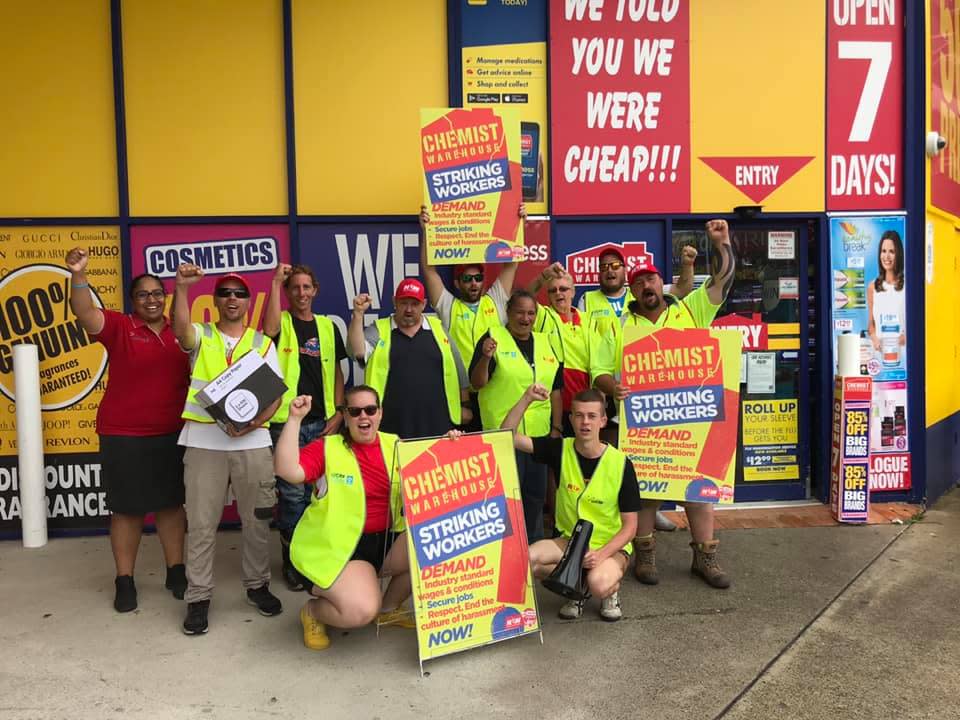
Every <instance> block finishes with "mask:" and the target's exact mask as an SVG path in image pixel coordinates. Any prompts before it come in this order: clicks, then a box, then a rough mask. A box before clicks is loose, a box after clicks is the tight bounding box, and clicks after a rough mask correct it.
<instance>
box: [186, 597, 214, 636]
mask: <svg viewBox="0 0 960 720" xmlns="http://www.w3.org/2000/svg"><path fill="white" fill-rule="evenodd" d="M209 609H210V601H209V600H198V601H197V602H192V603H187V617H186V619H185V620H184V621H183V634H184V635H203V634H204V633H205V632H206V631H207V611H208V610H209Z"/></svg>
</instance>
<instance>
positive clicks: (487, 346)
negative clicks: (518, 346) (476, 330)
mask: <svg viewBox="0 0 960 720" xmlns="http://www.w3.org/2000/svg"><path fill="white" fill-rule="evenodd" d="M496 351H497V341H496V340H494V339H493V338H492V337H490V336H487V337H485V338H484V339H483V345H481V346H480V352H481V353H483V356H484V357H485V358H492V357H493V354H494V353H495V352H496Z"/></svg>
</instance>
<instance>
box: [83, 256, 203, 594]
mask: <svg viewBox="0 0 960 720" xmlns="http://www.w3.org/2000/svg"><path fill="white" fill-rule="evenodd" d="M87 260H88V256H87V251H86V250H83V249H81V248H74V249H73V250H71V251H70V252H68V253H67V257H66V261H65V263H66V266H67V268H68V269H69V270H70V272H71V273H72V275H73V278H72V281H71V282H72V286H71V287H72V290H71V292H70V309H71V310H72V311H73V314H74V315H76V317H77V320H79V322H80V326H81V327H82V328H83V329H84V330H85V331H86V332H87V334H89V335H90V336H91V337H92V338H93V339H95V340H96V341H97V342H100V343H102V344H103V345H104V347H106V348H107V352H108V354H109V358H110V373H109V378H108V380H107V388H106V390H105V391H104V393H103V399H102V400H101V401H100V407H99V409H98V410H97V434H98V435H99V436H100V477H101V480H102V482H103V487H104V489H105V491H106V498H107V508H108V509H109V510H110V512H111V513H112V515H111V516H110V545H111V547H112V549H113V559H114V562H115V563H116V566H117V577H116V580H115V583H114V584H115V585H116V594H115V596H114V600H113V607H114V608H115V609H116V611H117V612H130V611H131V610H134V609H136V607H137V588H136V585H135V584H134V582H133V568H134V564H135V562H136V559H137V551H138V549H139V547H140V537H141V535H142V533H143V519H144V516H145V515H146V514H147V513H150V512H152V513H154V514H155V515H154V518H155V520H154V521H155V523H156V526H157V535H159V537H160V544H161V546H162V547H163V555H164V559H165V561H166V566H167V578H166V583H165V584H166V587H167V589H168V590H170V591H171V592H172V593H173V596H174V597H175V598H177V599H178V600H182V599H183V594H184V592H185V591H186V588H187V578H186V573H185V572H184V566H183V536H184V532H185V530H186V516H185V515H184V512H183V500H184V488H183V448H181V447H179V446H178V445H177V437H178V436H179V434H180V428H181V427H182V425H183V420H181V419H180V413H181V412H182V411H183V403H184V400H185V399H186V396H187V386H188V384H189V382H190V364H189V360H188V356H187V354H186V353H184V352H182V351H181V350H180V347H179V346H178V345H177V341H176V338H175V337H174V334H173V330H172V328H171V327H170V323H169V322H168V321H167V318H166V317H165V316H164V314H163V311H164V300H165V299H166V291H165V290H164V288H163V283H162V282H161V281H160V278H158V277H156V276H155V275H149V274H144V275H138V276H137V277H135V278H134V279H133V281H132V282H131V283H130V301H131V306H132V308H133V312H132V313H130V314H129V315H124V314H123V313H119V312H115V311H113V310H104V309H101V308H100V307H99V306H98V305H97V303H95V302H94V297H93V294H92V293H91V292H90V283H89V281H88V280H87V274H86V268H87Z"/></svg>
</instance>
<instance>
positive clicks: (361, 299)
mask: <svg viewBox="0 0 960 720" xmlns="http://www.w3.org/2000/svg"><path fill="white" fill-rule="evenodd" d="M372 305H373V301H372V300H371V299H370V296H369V295H367V293H360V294H359V295H357V296H356V297H355V298H354V299H353V311H354V312H355V313H360V314H361V315H362V314H363V313H365V312H366V311H367V310H369V309H370V307H371V306H372Z"/></svg>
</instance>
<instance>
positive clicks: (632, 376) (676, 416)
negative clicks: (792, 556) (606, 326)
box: [620, 325, 741, 504]
mask: <svg viewBox="0 0 960 720" xmlns="http://www.w3.org/2000/svg"><path fill="white" fill-rule="evenodd" d="M740 347H741V337H740V333H739V332H738V331H736V330H720V329H717V328H709V329H688V330H675V329H672V328H659V329H657V328H652V327H647V328H641V327H636V326H630V325H628V326H626V327H625V328H624V336H623V365H622V372H621V379H620V382H621V384H622V385H623V386H624V387H625V388H626V389H627V391H628V392H629V394H628V396H627V398H626V399H625V400H624V401H623V402H622V403H621V404H620V449H621V450H622V451H623V452H625V453H626V454H627V457H629V458H630V461H631V462H632V463H633V467H634V470H636V473H637V479H638V482H639V484H640V494H641V495H642V496H643V497H644V498H647V499H650V500H654V499H655V500H677V501H689V502H711V503H721V504H728V503H732V502H733V483H734V470H735V462H734V459H735V457H736V450H737V425H738V419H739V418H738V416H739V402H740Z"/></svg>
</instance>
